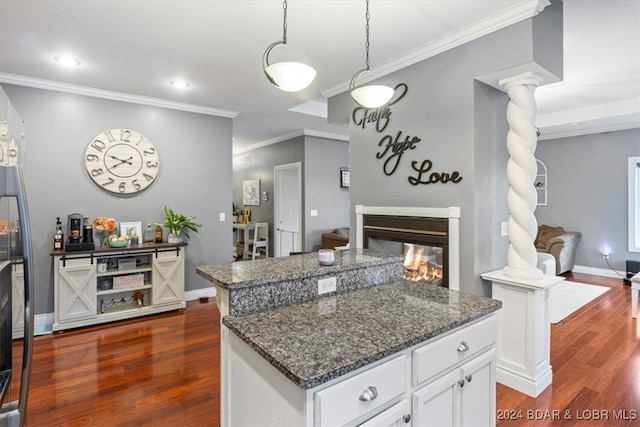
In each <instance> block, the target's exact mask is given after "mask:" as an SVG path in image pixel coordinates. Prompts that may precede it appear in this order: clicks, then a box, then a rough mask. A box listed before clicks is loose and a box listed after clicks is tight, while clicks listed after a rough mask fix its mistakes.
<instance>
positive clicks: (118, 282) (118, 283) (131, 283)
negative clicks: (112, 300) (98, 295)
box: [113, 273, 144, 289]
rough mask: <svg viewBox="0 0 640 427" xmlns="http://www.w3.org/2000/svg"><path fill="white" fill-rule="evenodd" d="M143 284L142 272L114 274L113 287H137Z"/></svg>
mask: <svg viewBox="0 0 640 427" xmlns="http://www.w3.org/2000/svg"><path fill="white" fill-rule="evenodd" d="M143 285H144V274H142V273H139V274H129V275H127V276H114V278H113V289H129V288H138V287H140V286H143Z"/></svg>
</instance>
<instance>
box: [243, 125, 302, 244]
mask: <svg viewBox="0 0 640 427" xmlns="http://www.w3.org/2000/svg"><path fill="white" fill-rule="evenodd" d="M244 154H250V155H251V163H249V164H244V165H234V166H233V201H234V203H235V204H236V206H237V207H239V208H242V207H244V206H243V204H242V181H244V180H247V179H259V180H260V193H262V192H263V191H266V192H267V193H268V194H269V200H267V201H266V202H265V201H264V200H262V194H261V197H260V205H259V206H247V207H248V208H250V209H251V220H252V221H267V222H268V223H269V254H273V253H274V251H273V243H274V238H273V236H274V235H273V200H274V197H273V168H274V167H275V166H278V165H286V164H289V163H295V162H302V161H303V159H304V137H303V136H299V137H296V138H292V139H289V140H286V141H282V142H278V143H276V144H271V145H268V146H266V147H261V148H256V149H255V150H251V151H247V152H246V153H243V155H244ZM304 166H305V165H304V163H303V165H302V169H303V176H304ZM303 181H304V178H303ZM303 209H304V207H303Z"/></svg>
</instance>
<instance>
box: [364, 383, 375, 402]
mask: <svg viewBox="0 0 640 427" xmlns="http://www.w3.org/2000/svg"><path fill="white" fill-rule="evenodd" d="M376 397H378V390H377V389H376V388H375V387H374V386H369V387H367V388H365V389H364V391H363V392H362V394H361V395H360V400H362V401H363V402H369V401H370V400H373V399H375V398H376Z"/></svg>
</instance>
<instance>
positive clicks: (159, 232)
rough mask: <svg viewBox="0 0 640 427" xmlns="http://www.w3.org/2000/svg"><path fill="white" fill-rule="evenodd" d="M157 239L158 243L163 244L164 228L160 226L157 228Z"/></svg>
mask: <svg viewBox="0 0 640 427" xmlns="http://www.w3.org/2000/svg"><path fill="white" fill-rule="evenodd" d="M155 237H156V243H162V227H160V226H159V225H158V226H156V232H155Z"/></svg>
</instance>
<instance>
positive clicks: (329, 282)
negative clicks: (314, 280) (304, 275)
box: [318, 277, 336, 295]
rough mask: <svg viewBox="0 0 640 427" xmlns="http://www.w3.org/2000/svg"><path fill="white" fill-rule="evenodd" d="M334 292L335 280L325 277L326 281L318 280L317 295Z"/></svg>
mask: <svg viewBox="0 0 640 427" xmlns="http://www.w3.org/2000/svg"><path fill="white" fill-rule="evenodd" d="M335 291H336V278H335V277H327V278H326V279H320V280H318V295H322V294H328V293H329V292H335Z"/></svg>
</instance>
